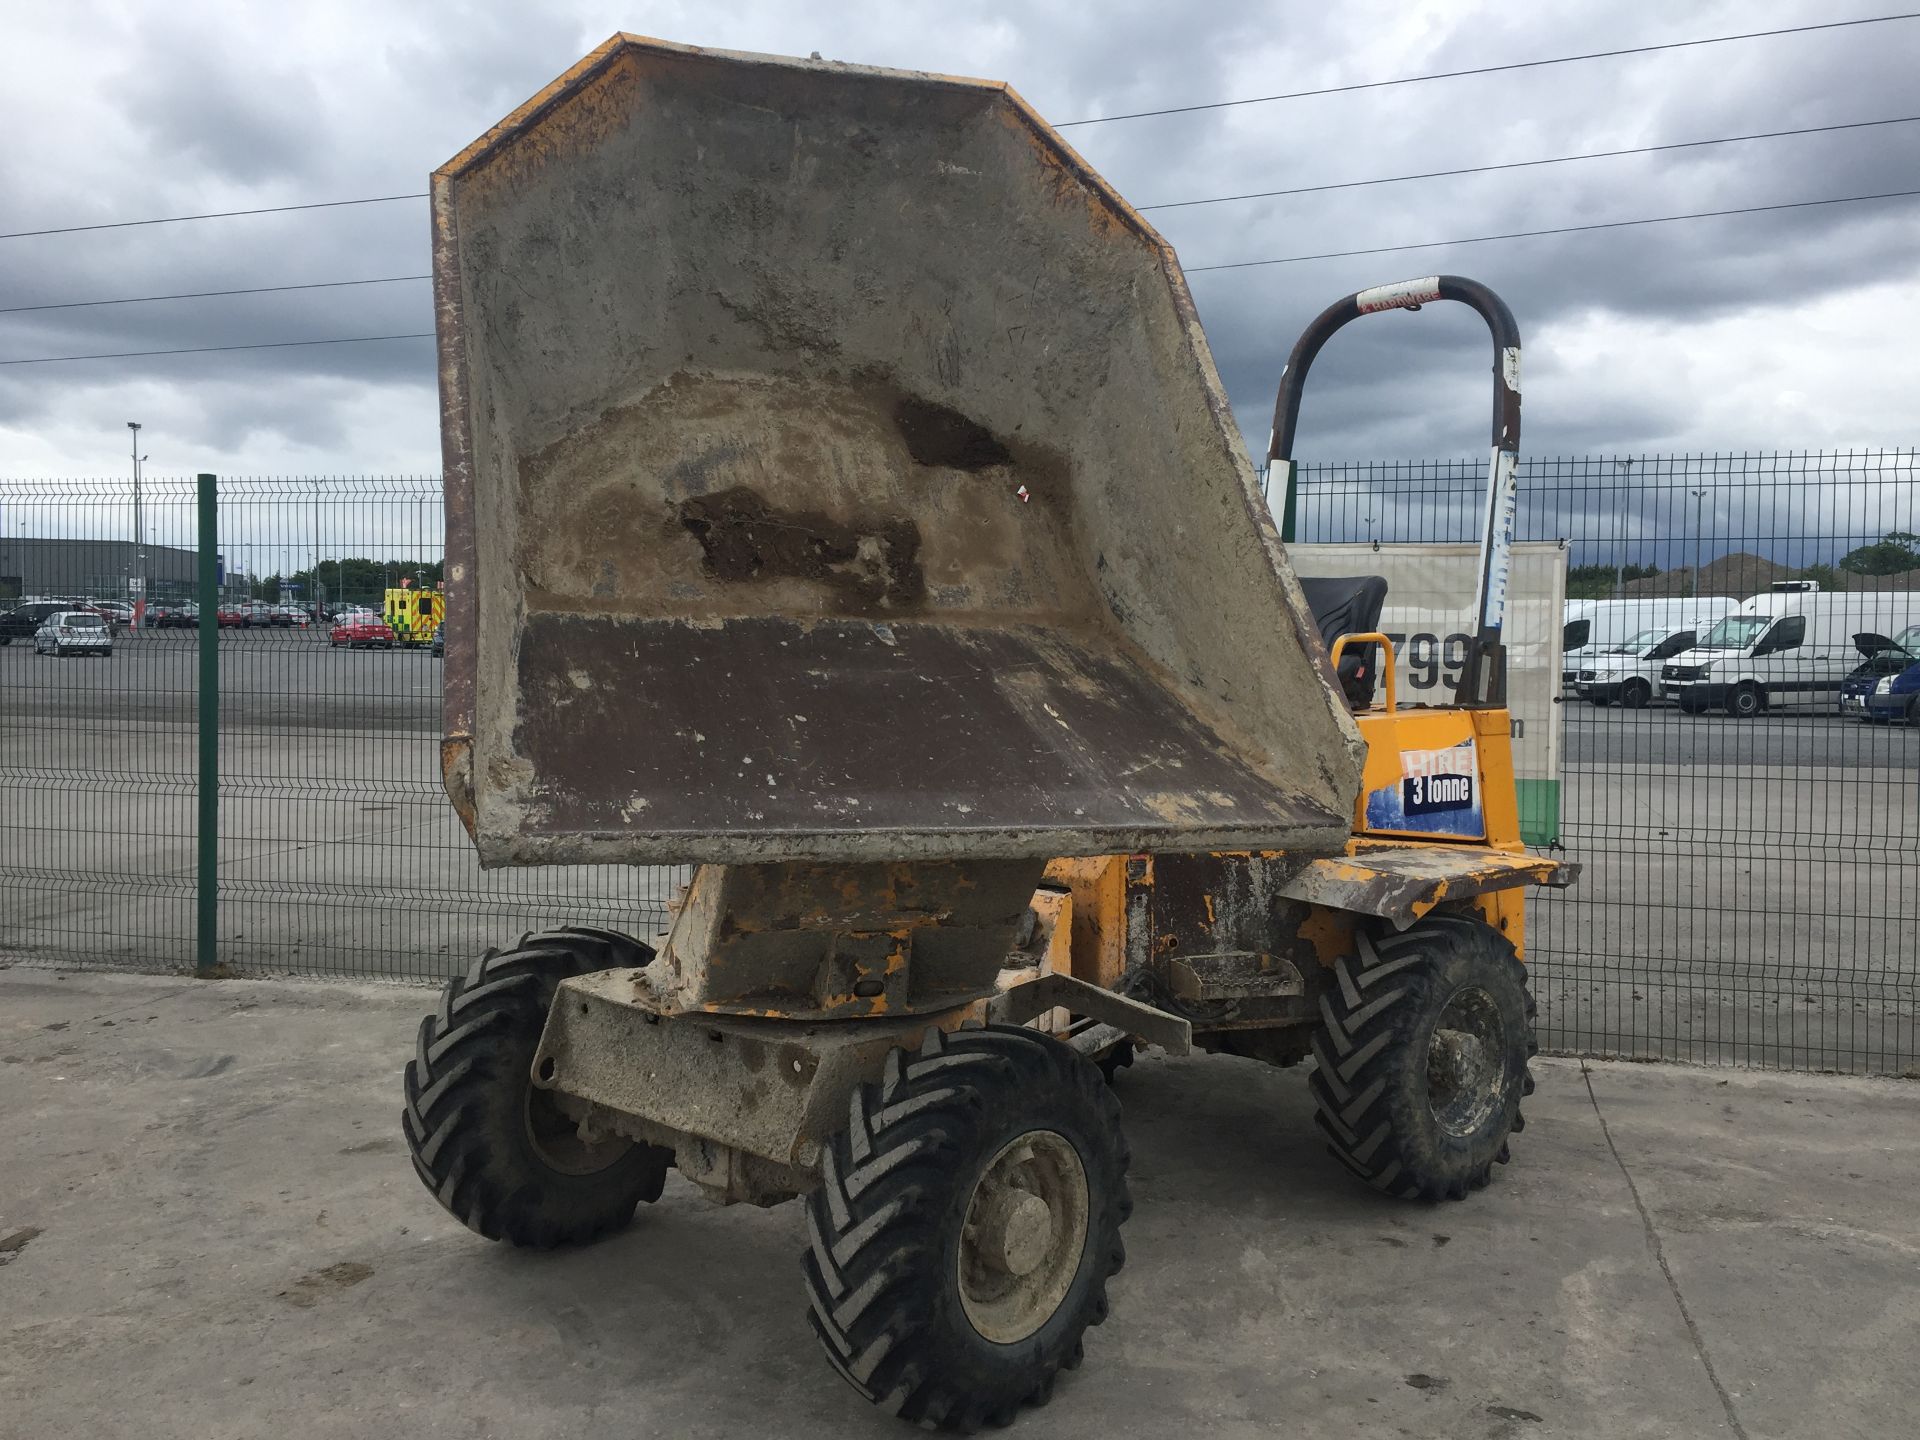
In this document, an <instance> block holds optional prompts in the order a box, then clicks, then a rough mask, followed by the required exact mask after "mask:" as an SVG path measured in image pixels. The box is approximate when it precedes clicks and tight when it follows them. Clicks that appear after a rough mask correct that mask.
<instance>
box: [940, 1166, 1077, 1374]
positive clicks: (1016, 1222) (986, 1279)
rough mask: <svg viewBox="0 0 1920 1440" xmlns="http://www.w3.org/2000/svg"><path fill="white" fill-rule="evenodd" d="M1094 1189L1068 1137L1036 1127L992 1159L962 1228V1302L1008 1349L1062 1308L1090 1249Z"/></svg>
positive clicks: (982, 1330)
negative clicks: (1084, 1253)
mask: <svg viewBox="0 0 1920 1440" xmlns="http://www.w3.org/2000/svg"><path fill="white" fill-rule="evenodd" d="M1088 1204H1089V1200H1088V1187H1087V1172H1086V1167H1085V1166H1084V1165H1083V1164H1082V1163H1081V1160H1080V1153H1079V1152H1078V1151H1077V1150H1075V1149H1074V1147H1073V1145H1072V1143H1071V1142H1070V1141H1069V1140H1068V1139H1067V1138H1066V1137H1065V1136H1063V1135H1060V1134H1058V1133H1056V1132H1055V1131H1052V1130H1030V1131H1028V1132H1027V1133H1026V1134H1024V1135H1019V1136H1016V1137H1015V1138H1014V1139H1012V1140H1010V1141H1008V1142H1007V1144H1005V1145H1003V1146H1002V1147H1001V1148H1000V1150H999V1152H998V1153H997V1154H995V1155H994V1157H993V1158H992V1159H991V1160H989V1161H988V1162H987V1165H986V1168H985V1169H984V1170H983V1171H982V1172H981V1174H980V1178H979V1179H978V1180H977V1181H976V1182H975V1183H974V1188H973V1194H972V1195H971V1196H970V1197H969V1198H968V1201H967V1209H966V1215H965V1219H964V1221H963V1223H962V1226H961V1234H960V1246H959V1256H958V1269H959V1281H960V1303H961V1307H962V1309H964V1310H965V1312H966V1316H967V1319H968V1321H969V1322H970V1323H971V1324H972V1325H973V1328H974V1329H975V1330H977V1331H979V1332H980V1334H981V1335H982V1336H984V1337H985V1338H986V1339H988V1340H991V1341H994V1342H996V1343H997V1344H1002V1345H1008V1344H1012V1343H1014V1342H1015V1341H1018V1340H1024V1339H1025V1338H1026V1337H1027V1336H1029V1335H1031V1334H1033V1333H1034V1332H1035V1331H1037V1330H1039V1329H1040V1328H1041V1327H1042V1326H1043V1325H1045V1324H1046V1323H1047V1321H1048V1320H1050V1319H1052V1318H1053V1314H1054V1312H1055V1311H1056V1310H1058V1309H1059V1307H1060V1302H1061V1301H1062V1300H1063V1299H1065V1298H1066V1294H1067V1291H1068V1289H1069V1288H1071V1286H1072V1284H1073V1278H1074V1275H1075V1274H1076V1273H1077V1272H1078V1270H1079V1268H1080V1255H1081V1251H1082V1250H1084V1249H1085V1248H1086V1238H1087V1212H1088Z"/></svg>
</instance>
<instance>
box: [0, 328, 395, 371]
mask: <svg viewBox="0 0 1920 1440" xmlns="http://www.w3.org/2000/svg"><path fill="white" fill-rule="evenodd" d="M431 339H433V331H431V330H415V331H411V332H409V333H408V334H405V335H343V336H339V337H337V338H335V339H331V340H261V341H258V342H256V343H254V344H252V345H190V346H187V347H186V348H184V349H180V350H120V351H116V352H114V353H112V354H109V355H36V356H34V357H33V358H32V359H28V360H0V365H59V364H63V363H65V362H66V361H69V360H139V359H143V358H145V357H146V356H148V355H212V354H215V353H216V352H218V351H222V350H291V349H294V348H296V347H298V346H302V345H369V344H372V343H373V342H374V341H377V340H431Z"/></svg>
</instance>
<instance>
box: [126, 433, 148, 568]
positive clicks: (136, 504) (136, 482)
mask: <svg viewBox="0 0 1920 1440" xmlns="http://www.w3.org/2000/svg"><path fill="white" fill-rule="evenodd" d="M127 429H129V430H131V431H132V432H133V554H134V570H135V573H136V574H137V575H139V577H140V598H141V599H142V600H144V599H146V596H147V527H146V521H145V517H144V516H143V515H142V514H141V513H140V422H139V421H137V420H129V421H127ZM127 588H128V589H129V590H131V589H132V588H133V587H132V586H131V585H129V586H128V587H127Z"/></svg>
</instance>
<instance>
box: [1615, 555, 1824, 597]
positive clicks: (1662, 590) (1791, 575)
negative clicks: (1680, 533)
mask: <svg viewBox="0 0 1920 1440" xmlns="http://www.w3.org/2000/svg"><path fill="white" fill-rule="evenodd" d="M1798 575H1799V572H1798V571H1797V570H1789V569H1788V568H1787V567H1786V566H1784V565H1776V564H1774V563H1773V562H1772V561H1771V560H1768V559H1765V558H1764V557H1762V556H1759V555H1748V554H1746V553H1745V552H1743V551H1738V550H1736V551H1735V552H1734V553H1733V554H1731V555H1722V556H1721V557H1720V558H1719V559H1718V560H1712V561H1709V562H1708V563H1707V564H1705V565H1703V566H1701V567H1700V588H1699V590H1698V591H1697V592H1696V591H1695V590H1694V588H1693V567H1692V566H1691V565H1689V566H1686V567H1684V568H1682V569H1679V570H1668V571H1666V572H1665V573H1664V574H1660V575H1652V576H1649V577H1648V578H1647V579H1645V580H1629V581H1628V582H1627V584H1626V595H1627V597H1628V598H1629V599H1631V598H1633V597H1636V596H1647V595H1693V594H1696V593H1698V594H1701V595H1724V596H1726V597H1727V598H1729V599H1732V600H1744V599H1746V598H1747V597H1748V596H1749V595H1758V594H1759V593H1760V592H1761V591H1762V590H1765V589H1766V588H1767V587H1768V586H1769V585H1771V584H1773V582H1774V581H1776V580H1792V579H1795V578H1796V577H1797V576H1798Z"/></svg>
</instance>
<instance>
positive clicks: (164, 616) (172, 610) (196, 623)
mask: <svg viewBox="0 0 1920 1440" xmlns="http://www.w3.org/2000/svg"><path fill="white" fill-rule="evenodd" d="M157 609H158V612H159V618H157V619H156V618H154V616H155V612H154V610H153V609H149V610H148V611H147V623H148V624H149V625H152V626H154V627H155V628H156V629H160V630H197V629H199V628H200V607H199V606H198V605H162V606H159V607H157Z"/></svg>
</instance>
